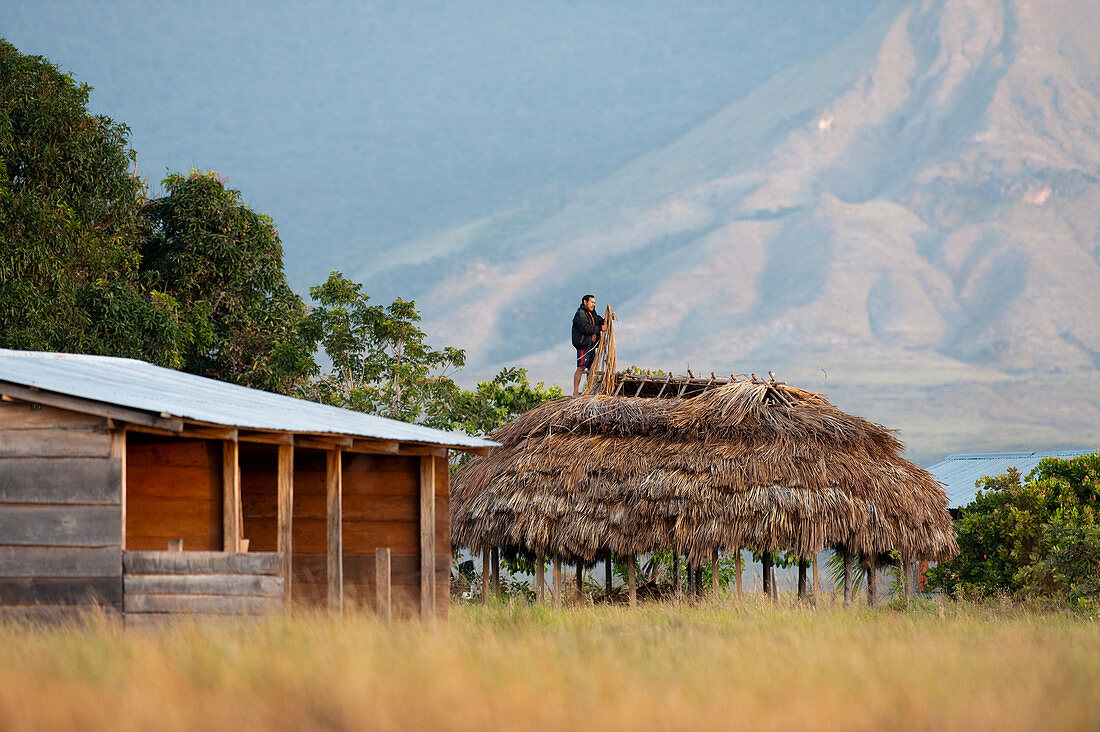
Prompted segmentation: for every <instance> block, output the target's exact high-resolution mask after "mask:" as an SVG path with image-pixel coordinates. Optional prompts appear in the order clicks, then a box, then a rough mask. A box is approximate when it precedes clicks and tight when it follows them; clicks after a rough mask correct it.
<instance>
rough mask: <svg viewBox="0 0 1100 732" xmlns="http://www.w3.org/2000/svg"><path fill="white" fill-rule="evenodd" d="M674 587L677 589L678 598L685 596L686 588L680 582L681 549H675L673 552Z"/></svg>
mask: <svg viewBox="0 0 1100 732" xmlns="http://www.w3.org/2000/svg"><path fill="white" fill-rule="evenodd" d="M672 589H673V590H675V591H676V599H677V600H680V599H682V598H683V596H684V588H683V585H682V584H681V582H680V550H679V549H675V550H673V553H672Z"/></svg>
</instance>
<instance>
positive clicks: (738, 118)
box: [361, 0, 1100, 454]
mask: <svg viewBox="0 0 1100 732" xmlns="http://www.w3.org/2000/svg"><path fill="white" fill-rule="evenodd" d="M1096 37H1100V9H1097V8H1096V7H1095V6H1093V5H1092V4H1090V3H1088V2H1087V1H1086V0H1076V1H1067V2H1061V3H1042V4H1039V3H1030V2H1022V1H1021V2H1007V3H1004V4H1001V3H994V2H988V1H985V0H947V1H945V2H919V3H914V4H911V5H895V4H887V5H884V6H883V8H881V9H880V11H879V12H878V13H877V14H876V15H875V16H874V17H872V18H871V19H870V20H869V21H868V22H867V24H865V26H864V27H863V28H861V29H860V30H859V31H857V32H856V33H855V34H853V35H852V36H851V37H850V38H848V39H847V40H846V41H844V42H843V43H842V44H839V45H838V46H837V47H835V48H834V49H832V50H830V51H829V52H827V53H826V54H824V55H823V56H822V57H820V58H819V59H817V60H816V61H814V62H813V63H807V64H802V65H800V66H797V67H794V68H792V69H790V70H789V71H787V72H784V73H783V74H780V75H779V76H777V77H775V78H774V79H772V80H771V81H769V82H768V83H767V84H764V85H763V86H761V87H760V88H758V89H757V90H756V91H755V92H753V93H751V94H749V95H748V96H747V97H746V98H744V99H742V100H740V101H739V102H737V103H735V104H733V105H731V106H730V107H727V108H726V109H725V110H723V111H721V112H720V113H718V114H717V115H715V116H714V117H712V118H711V119H710V120H708V121H707V122H705V123H704V124H702V125H700V126H699V127H697V128H696V129H694V130H693V131H691V132H689V133H688V134H686V135H684V136H683V137H682V138H680V139H679V140H677V141H676V142H674V143H673V144H671V145H670V146H668V147H666V148H664V149H661V150H657V151H654V152H653V153H651V154H649V155H646V156H644V157H642V158H640V159H638V160H637V161H635V162H634V163H632V164H630V165H628V166H626V167H625V168H623V169H621V170H620V171H618V172H617V173H616V174H614V175H612V176H610V177H609V178H608V179H606V180H605V181H603V182H601V183H599V184H597V185H594V186H590V187H588V188H585V189H581V190H575V191H567V192H560V193H559V196H558V200H553V201H548V202H545V201H544V202H542V204H541V205H532V206H529V207H526V208H524V209H520V210H515V211H512V212H506V213H503V214H501V215H499V216H495V217H490V218H487V219H484V220H482V221H481V222H478V223H475V224H472V225H470V226H468V227H464V229H463V230H459V231H454V232H445V233H443V234H441V235H439V236H438V237H436V238H435V239H434V240H433V241H431V242H424V243H422V244H423V245H424V246H423V247H421V246H419V245H418V246H417V247H410V248H409V250H408V251H409V252H413V251H417V252H430V253H431V254H429V255H428V256H426V257H425V255H424V254H421V255H420V256H419V259H420V260H421V261H417V259H418V258H417V257H414V258H412V259H411V260H410V261H409V262H408V263H407V264H406V266H407V267H410V268H415V271H416V272H418V273H419V275H420V276H421V278H422V279H421V283H422V285H423V289H422V290H421V291H420V292H416V293H411V294H415V295H416V297H417V299H418V302H419V303H420V305H421V306H422V307H423V309H424V313H425V316H426V319H427V321H428V324H427V327H428V329H429V332H432V333H433V334H437V337H438V338H440V340H442V341H445V342H448V343H457V344H462V345H464V346H466V347H467V348H468V349H469V351H470V356H471V358H470V361H471V364H472V365H473V366H474V367H475V368H477V369H478V370H482V371H488V370H491V369H492V368H493V367H495V366H497V365H499V364H503V363H520V364H522V365H525V366H528V367H530V368H531V369H532V371H533V373H534V375H535V376H537V377H539V378H548V379H551V380H555V381H558V382H564V381H565V380H566V378H567V377H568V372H569V370H570V369H569V358H570V351H569V346H568V344H567V342H566V340H567V335H566V332H567V328H566V326H564V325H563V323H564V322H565V321H566V320H567V319H568V316H569V312H570V311H571V309H572V307H573V305H574V301H575V300H576V299H577V298H578V296H579V295H580V294H582V293H583V292H586V291H594V292H596V293H597V295H599V297H600V298H601V300H602V301H605V302H612V303H614V304H615V306H616V308H617V310H618V312H619V314H620V317H621V320H620V324H619V325H620V330H619V344H620V356H619V358H620V363H631V362H635V363H639V364H642V365H644V366H647V367H653V368H670V367H671V368H676V369H678V370H679V369H683V368H685V367H686V366H687V365H688V364H690V365H691V366H692V367H693V368H696V369H697V370H706V371H709V370H711V369H717V370H719V371H722V372H725V373H729V372H732V371H748V370H754V371H757V372H758V373H759V372H762V371H765V370H767V369H773V370H775V371H777V372H779V373H780V374H782V375H786V376H787V377H788V378H790V379H791V380H792V381H795V382H800V383H804V384H806V385H807V386H810V387H817V388H822V389H823V390H825V391H828V392H829V393H830V394H832V395H833V396H834V397H836V398H838V399H839V400H840V401H841V402H842V404H843V406H847V407H849V408H852V409H854V410H856V411H861V412H863V413H865V414H869V415H870V416H872V417H875V418H878V419H881V420H882V421H884V422H886V423H887V424H890V425H891V426H898V427H901V428H902V429H903V437H904V438H906V439H907V440H908V441H909V442H911V443H912V444H913V445H914V448H915V450H916V452H917V453H919V454H931V453H933V452H936V451H941V450H942V451H947V450H952V449H977V448H979V447H985V448H1001V449H1005V448H1011V447H1046V446H1054V445H1053V443H1057V444H1058V445H1059V446H1073V447H1076V446H1085V447H1088V446H1090V445H1093V446H1096V445H1097V444H1098V443H1100V413H1097V410H1096V409H1094V408H1092V407H1091V406H1080V405H1081V402H1082V401H1084V402H1085V403H1086V405H1091V404H1095V403H1096V399H1095V397H1097V396H1100V380H1098V379H1097V378H1096V373H1095V369H1096V368H1097V367H1098V366H1100V287H1098V285H1100V205H1098V204H1100V183H1098V181H1100V71H1098V68H1100V56H1098V52H1097V51H1096V50H1095V48H1094V45H1093V44H1092V43H1091V40H1090V39H1093V38H1096ZM379 261H381V260H379ZM425 274H428V275H429V277H427V278H426V280H425V279H424V278H423V275H425ZM361 276H363V277H365V278H366V279H367V280H368V282H371V281H379V280H381V279H385V278H390V277H394V276H399V272H398V271H397V270H393V269H387V268H386V267H385V266H380V264H379V262H375V263H372V264H370V265H368V267H367V268H366V269H365V270H364V271H363V272H362V273H361ZM823 373H827V374H828V377H827V380H826V381H823V379H826V377H824V376H822V374H823ZM1071 384H1072V385H1073V386H1072V389H1073V390H1074V391H1073V397H1072V398H1073V399H1074V400H1075V401H1076V402H1077V404H1078V406H1079V408H1077V409H1074V410H1073V411H1071V412H1066V411H1065V410H1064V409H1063V408H1062V405H1059V404H1058V402H1059V401H1060V399H1064V398H1069V394H1068V391H1067V393H1066V394H1064V395H1063V394H1062V392H1061V391H1059V390H1060V389H1064V390H1069V389H1070V388H1071V386H1070V385H1071ZM1082 389H1084V392H1082V391H1081V390H1082ZM944 390H948V392H949V393H950V394H951V396H950V398H947V399H945V398H944V396H943V393H942V392H943V391H944ZM1052 395H1053V398H1052ZM1082 396H1084V397H1085V398H1084V399H1083V400H1082ZM1013 425H1016V426H1017V427H1018V429H1015V428H1014V427H1013ZM1036 443H1043V444H1036Z"/></svg>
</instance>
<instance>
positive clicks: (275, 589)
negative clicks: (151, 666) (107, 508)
mask: <svg viewBox="0 0 1100 732" xmlns="http://www.w3.org/2000/svg"><path fill="white" fill-rule="evenodd" d="M123 564H124V567H125V573H124V575H123V587H124V590H125V595H124V600H123V603H124V609H125V612H126V624H127V626H139V625H147V624H149V623H151V622H156V621H158V620H164V619H167V618H169V617H171V616H172V615H178V614H187V615H190V616H221V615H258V614H264V613H271V612H279V611H281V610H282V608H283V586H284V585H283V578H282V576H281V575H280V573H281V572H282V556H281V555H280V554H278V553H276V552H263V553H252V552H250V553H248V554H228V553H224V552H187V551H185V552H167V551H128V552H126V554H125V556H124V558H123Z"/></svg>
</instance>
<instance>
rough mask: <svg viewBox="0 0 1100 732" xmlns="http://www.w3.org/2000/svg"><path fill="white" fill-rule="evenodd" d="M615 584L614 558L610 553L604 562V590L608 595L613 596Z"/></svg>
mask: <svg viewBox="0 0 1100 732" xmlns="http://www.w3.org/2000/svg"><path fill="white" fill-rule="evenodd" d="M614 586H615V571H614V560H613V559H612V557H611V555H610V554H608V555H607V560H606V561H605V562H604V564H603V590H604V593H605V594H606V595H607V596H608V597H611V590H612V589H614Z"/></svg>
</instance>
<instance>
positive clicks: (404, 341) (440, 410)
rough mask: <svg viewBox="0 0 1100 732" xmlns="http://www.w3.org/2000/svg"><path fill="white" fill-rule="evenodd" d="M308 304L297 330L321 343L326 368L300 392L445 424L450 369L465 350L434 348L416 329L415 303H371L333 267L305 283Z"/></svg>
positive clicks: (453, 391)
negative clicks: (319, 278) (304, 319)
mask: <svg viewBox="0 0 1100 732" xmlns="http://www.w3.org/2000/svg"><path fill="white" fill-rule="evenodd" d="M309 294H310V296H311V297H312V298H313V300H314V302H315V307H314V308H313V310H312V311H311V312H310V314H309V316H308V318H307V325H306V327H305V329H304V331H303V332H304V333H305V334H306V335H308V337H310V338H311V339H312V340H314V342H318V343H320V344H321V348H322V349H323V350H324V353H325V355H326V356H327V357H328V360H329V361H330V362H331V364H332V367H331V369H330V370H329V371H328V372H327V373H325V374H322V375H320V376H319V377H318V378H317V379H315V380H314V381H313V382H312V383H311V384H310V385H309V386H308V387H307V388H305V389H304V390H303V394H302V395H303V396H305V397H307V398H310V399H314V400H316V401H319V402H323V403H325V404H332V405H334V406H338V407H345V408H347V409H355V410H358V411H361V412H369V413H371V414H378V415H381V416H383V417H390V418H392V419H400V420H404V421H407V422H422V423H424V424H428V425H431V426H434V427H443V426H449V425H448V424H446V422H447V420H448V415H449V414H450V410H451V405H452V404H453V403H454V400H455V398H456V396H457V394H458V392H459V389H458V386H457V385H456V384H455V383H454V381H453V380H452V379H451V378H450V374H452V373H454V371H455V370H456V369H458V368H461V367H462V366H463V364H465V362H466V352H465V351H463V350H462V349H460V348H452V347H450V346H447V347H445V348H443V349H442V350H437V349H435V348H433V347H432V346H430V345H429V344H428V343H427V342H426V338H427V336H426V335H425V333H424V331H422V330H420V328H419V327H418V326H417V323H419V322H420V314H419V313H418V312H417V311H416V303H414V302H410V301H405V300H402V299H400V298H398V299H397V300H394V301H393V302H392V303H391V304H390V305H386V306H382V305H372V304H370V297H369V296H368V295H366V294H365V293H364V292H363V287H362V285H360V284H358V283H356V282H352V281H351V280H349V279H347V278H345V277H344V276H343V275H342V274H341V273H339V272H333V273H332V274H331V275H329V278H328V280H327V281H326V282H325V283H324V284H322V285H318V286H317V287H311V288H310V290H309Z"/></svg>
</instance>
